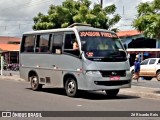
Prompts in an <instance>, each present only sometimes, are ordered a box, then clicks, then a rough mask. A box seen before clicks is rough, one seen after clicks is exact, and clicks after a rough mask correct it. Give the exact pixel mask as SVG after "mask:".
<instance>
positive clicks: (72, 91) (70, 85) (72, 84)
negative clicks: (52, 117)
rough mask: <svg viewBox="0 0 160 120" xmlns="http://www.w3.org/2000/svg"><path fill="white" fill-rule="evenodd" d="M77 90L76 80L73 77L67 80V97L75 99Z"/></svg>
mask: <svg viewBox="0 0 160 120" xmlns="http://www.w3.org/2000/svg"><path fill="white" fill-rule="evenodd" d="M77 89H78V87H77V83H76V81H75V79H74V78H72V77H69V78H67V80H66V82H65V91H66V94H67V96H69V97H75V96H76V95H77V91H78V90H77Z"/></svg>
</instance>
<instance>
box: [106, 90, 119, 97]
mask: <svg viewBox="0 0 160 120" xmlns="http://www.w3.org/2000/svg"><path fill="white" fill-rule="evenodd" d="M105 92H106V94H107V96H109V97H115V96H117V94H118V92H119V89H114V90H105Z"/></svg>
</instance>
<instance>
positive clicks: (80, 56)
mask: <svg viewBox="0 0 160 120" xmlns="http://www.w3.org/2000/svg"><path fill="white" fill-rule="evenodd" d="M82 54H83V51H81V52H80V55H79V58H80V59H82Z"/></svg>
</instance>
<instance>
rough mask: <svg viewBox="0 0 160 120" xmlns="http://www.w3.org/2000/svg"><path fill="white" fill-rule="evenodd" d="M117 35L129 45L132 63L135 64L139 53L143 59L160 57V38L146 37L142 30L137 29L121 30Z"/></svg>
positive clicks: (128, 49)
mask: <svg viewBox="0 0 160 120" xmlns="http://www.w3.org/2000/svg"><path fill="white" fill-rule="evenodd" d="M117 35H118V36H119V37H120V38H121V40H122V42H123V43H124V44H126V46H127V52H128V54H129V55H130V64H131V65H133V63H134V60H135V56H136V55H137V54H139V56H140V58H141V60H144V59H146V58H151V57H160V40H157V39H150V38H146V37H145V36H144V35H143V33H142V32H139V31H137V30H127V31H120V32H118V33H117Z"/></svg>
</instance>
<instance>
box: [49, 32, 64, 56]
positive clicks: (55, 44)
mask: <svg viewBox="0 0 160 120" xmlns="http://www.w3.org/2000/svg"><path fill="white" fill-rule="evenodd" d="M62 44H63V33H56V34H54V36H53V40H52V53H56V54H61V53H62Z"/></svg>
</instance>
